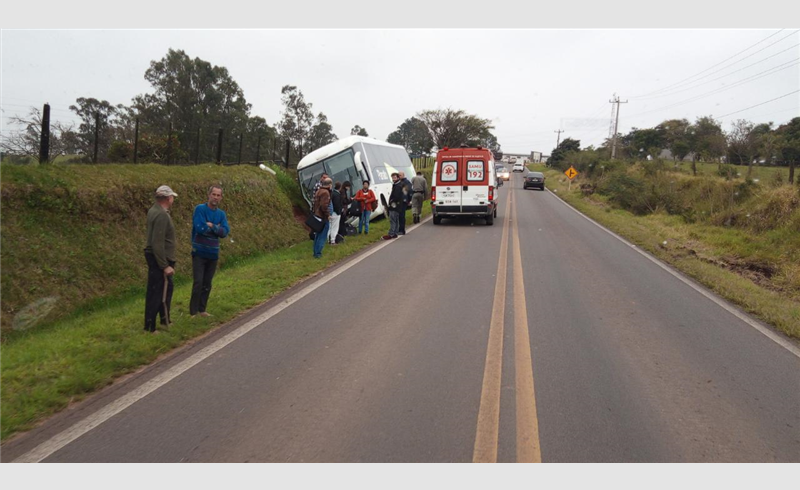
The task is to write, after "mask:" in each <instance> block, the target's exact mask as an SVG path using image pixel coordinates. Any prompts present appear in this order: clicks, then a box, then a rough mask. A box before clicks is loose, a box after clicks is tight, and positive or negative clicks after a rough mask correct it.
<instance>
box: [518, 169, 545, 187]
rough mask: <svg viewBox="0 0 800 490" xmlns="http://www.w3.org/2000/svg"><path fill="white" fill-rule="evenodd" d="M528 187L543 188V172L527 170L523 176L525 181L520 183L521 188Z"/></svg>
mask: <svg viewBox="0 0 800 490" xmlns="http://www.w3.org/2000/svg"><path fill="white" fill-rule="evenodd" d="M528 187H538V188H539V189H540V190H544V174H543V173H541V172H528V175H526V176H525V181H524V182H523V183H522V188H523V189H527V188H528Z"/></svg>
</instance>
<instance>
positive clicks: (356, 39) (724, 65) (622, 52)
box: [0, 29, 800, 154]
mask: <svg viewBox="0 0 800 490" xmlns="http://www.w3.org/2000/svg"><path fill="white" fill-rule="evenodd" d="M796 31H797V30H796V29H786V30H783V31H780V32H779V30H778V29H773V30H608V31H603V30H349V31H337V30H311V31H304V30H264V31H179V30H173V31H145V30H137V31H8V30H5V31H2V33H1V36H2V39H1V40H2V46H1V47H0V54H1V55H2V72H1V73H0V76H1V77H2V78H1V80H0V88H1V89H2V93H1V94H0V105H1V106H2V110H3V113H2V116H3V121H2V129H5V130H8V129H10V127H9V126H8V125H7V121H6V119H7V117H8V116H9V115H11V114H15V113H18V112H24V111H25V109H26V107H28V106H30V105H35V106H37V107H41V105H42V104H43V103H44V102H50V104H51V106H52V118H53V119H55V120H69V119H74V118H75V116H74V115H72V114H71V113H70V112H69V110H68V106H69V105H70V104H72V103H74V101H75V99H76V98H77V97H94V98H97V99H105V100H108V101H109V102H111V103H113V104H119V103H122V104H129V103H130V101H131V98H132V97H133V96H135V95H137V94H141V93H145V92H149V91H151V87H150V86H149V84H148V83H147V82H146V81H145V80H144V72H145V70H146V69H147V68H148V66H149V64H150V61H151V60H156V59H160V58H161V57H163V56H164V55H165V54H166V52H167V50H168V49H169V48H173V49H182V50H184V51H186V53H187V54H188V55H189V56H191V57H199V58H202V59H204V60H206V61H209V62H211V63H213V64H215V65H221V66H225V67H226V68H228V70H229V72H230V73H231V75H232V76H233V78H234V79H235V80H236V81H237V82H238V83H239V85H240V86H241V87H242V89H243V90H244V94H245V98H246V99H247V101H248V102H250V103H251V104H252V106H253V107H252V114H253V115H259V116H262V117H264V118H265V119H266V120H267V122H268V123H269V124H270V125H274V124H275V123H276V122H277V121H278V119H279V118H280V112H281V104H280V98H281V94H280V90H281V87H282V86H283V85H286V84H290V85H296V86H298V87H299V88H300V90H302V92H303V93H304V95H305V97H306V100H307V101H308V102H311V103H313V105H314V107H313V110H314V112H315V114H316V113H317V112H320V111H322V112H324V113H325V114H326V115H327V116H328V119H329V122H330V123H331V124H332V125H333V130H334V132H335V133H336V134H337V135H338V136H339V137H344V136H347V135H349V133H350V128H352V127H353V126H354V125H356V124H358V125H361V126H363V127H365V128H366V129H367V131H368V132H369V134H370V136H372V137H375V138H379V139H385V138H386V137H387V135H388V134H389V133H390V132H392V131H393V130H395V129H396V128H397V126H398V125H400V124H401V123H402V122H403V121H404V120H405V119H406V118H408V117H411V116H413V115H414V114H415V113H416V112H418V111H421V110H424V109H435V108H446V107H451V108H453V109H463V110H465V111H467V112H469V113H473V114H476V115H478V116H480V117H484V118H488V119H491V120H492V122H493V124H494V126H495V130H494V133H495V135H497V137H498V140H499V142H500V144H501V145H502V148H503V150H504V151H506V152H515V153H516V152H518V153H528V152H530V151H532V150H536V151H542V152H544V153H545V154H549V152H550V151H551V150H552V148H553V147H554V146H555V142H556V134H555V133H554V131H555V130H556V129H564V130H565V132H564V133H562V135H561V137H562V139H563V138H564V137H574V138H578V139H580V140H581V143H582V146H587V145H588V144H598V143H601V142H602V141H603V139H604V138H605V137H607V136H608V131H609V119H610V115H611V104H610V103H609V99H610V98H611V97H612V94H614V93H617V94H619V95H620V97H621V99H622V100H623V101H625V100H629V103H627V104H622V106H621V107H622V109H621V114H620V131H621V132H623V133H625V132H627V131H629V130H630V128H631V127H634V126H635V127H640V128H643V127H652V126H654V125H656V124H658V123H660V122H661V121H663V120H664V119H667V118H683V117H685V118H688V119H690V120H694V119H695V118H696V117H698V116H703V115H709V114H711V115H714V116H715V117H717V118H719V117H720V116H723V115H726V114H729V113H732V112H735V111H738V110H740V109H745V108H748V107H750V106H754V105H756V104H760V103H762V102H765V101H769V100H770V99H774V98H776V97H780V96H783V95H786V94H790V93H791V92H793V91H797V90H798V89H800V66H798V59H800V47H799V46H798V44H800V33H799V32H796ZM768 36H771V37H769V38H768ZM747 48H749V49H747ZM742 51H743V52H742ZM740 52H741V54H738V55H737V53H740ZM734 55H736V56H734ZM729 58H730V59H729ZM726 60H727V61H726ZM715 65H717V66H715ZM749 65H752V66H749ZM695 75H697V76H695ZM690 77H693V78H690ZM687 78H688V80H686V79H687ZM746 79H749V81H746V82H744V83H742V84H741V85H739V86H736V87H734V88H729V89H727V90H725V91H721V92H719V93H713V94H710V95H706V94H708V93H709V92H713V91H715V90H718V89H722V88H726V87H729V86H730V85H732V84H735V83H736V82H738V81H741V80H746ZM675 84H677V85H675ZM673 85H674V86H673ZM663 89H666V90H663ZM659 90H661V91H660V92H656V91H659ZM653 92H655V94H652V95H650V96H649V97H642V96H647V95H648V94H651V93H653ZM701 96H702V97H701ZM694 98H697V100H696V101H692V102H687V103H683V102H684V101H690V100H692V99H694ZM798 115H800V93H794V94H791V95H788V96H785V97H783V98H781V99H779V100H775V101H773V102H769V103H767V104H764V105H761V106H758V107H754V108H752V109H749V110H746V111H743V112H740V113H737V114H733V115H730V116H726V117H723V118H722V122H723V128H724V129H726V130H727V129H729V128H730V122H731V121H733V120H735V119H737V118H745V119H749V120H751V121H754V122H766V121H775V122H776V123H777V124H780V123H782V122H785V121H788V120H789V119H791V118H792V117H795V116H798Z"/></svg>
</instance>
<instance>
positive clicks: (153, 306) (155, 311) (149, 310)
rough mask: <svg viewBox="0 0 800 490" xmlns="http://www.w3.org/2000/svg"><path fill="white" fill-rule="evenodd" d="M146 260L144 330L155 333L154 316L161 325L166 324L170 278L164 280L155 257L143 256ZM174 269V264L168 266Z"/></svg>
mask: <svg viewBox="0 0 800 490" xmlns="http://www.w3.org/2000/svg"><path fill="white" fill-rule="evenodd" d="M144 258H145V260H147V292H146V293H145V301H144V329H145V330H147V331H149V332H155V331H156V316H160V317H161V324H162V325H166V324H167V318H169V310H170V305H171V304H172V290H173V285H172V276H169V277H167V278H165V276H164V271H163V270H162V269H161V267H159V266H158V262H156V257H155V255H153V254H151V253H146V252H145V254H144ZM169 265H170V267H173V268H174V267H175V263H174V262H172V263H170V264H169ZM164 288H167V301H166V303H167V309H166V311H165V310H164V303H163V299H164V296H163V294H164Z"/></svg>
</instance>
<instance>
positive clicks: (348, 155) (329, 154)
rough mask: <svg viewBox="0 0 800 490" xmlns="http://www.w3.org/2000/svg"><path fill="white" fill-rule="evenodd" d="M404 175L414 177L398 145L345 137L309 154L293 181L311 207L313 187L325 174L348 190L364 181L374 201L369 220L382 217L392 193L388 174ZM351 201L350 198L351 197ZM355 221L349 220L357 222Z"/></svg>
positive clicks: (356, 137) (356, 187) (304, 158)
mask: <svg viewBox="0 0 800 490" xmlns="http://www.w3.org/2000/svg"><path fill="white" fill-rule="evenodd" d="M401 171H402V172H405V174H406V177H408V178H409V179H410V178H411V177H413V176H414V175H416V173H417V172H416V171H415V170H414V164H413V163H411V159H410V158H409V157H408V152H407V151H406V149H405V148H403V147H402V146H400V145H393V144H391V143H386V142H385V141H380V140H376V139H373V138H366V137H363V136H349V137H347V138H343V139H340V140H338V141H334V142H333V143H331V144H329V145H325V146H323V147H322V148H319V149H317V150H314V151H312V152H311V153H309V154H308V155H306V156H305V157H303V159H302V160H300V163H298V164H297V178H298V180H299V181H300V189H301V190H302V192H303V197H304V198H305V200H306V201H307V202H308V203H309V205H310V204H311V200H312V199H313V197H314V196H313V195H312V192H313V189H314V185H315V184H316V183H317V182H319V178H320V176H321V175H322V174H323V172H324V173H327V174H328V175H329V176H330V177H331V179H332V180H333V181H334V182H344V181H346V180H349V181H350V182H351V183H352V184H353V187H352V189H354V190H356V191H357V190H358V189H361V185H362V182H363V181H364V180H369V181H370V188H371V189H372V191H373V192H375V195H376V196H377V197H378V208H377V209H376V210H375V212H373V213H372V218H371V219H374V218H375V217H377V216H380V215H381V214H382V213H383V209H384V205H385V203H387V202H388V200H389V194H391V192H392V177H391V175H392V173H393V172H401ZM351 197H352V196H351ZM357 220H358V218H353V219H351V220H349V221H350V222H352V221H357Z"/></svg>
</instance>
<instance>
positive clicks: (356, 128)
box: [350, 124, 369, 136]
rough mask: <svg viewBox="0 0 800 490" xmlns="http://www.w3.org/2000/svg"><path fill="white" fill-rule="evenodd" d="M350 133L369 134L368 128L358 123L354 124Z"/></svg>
mask: <svg viewBox="0 0 800 490" xmlns="http://www.w3.org/2000/svg"><path fill="white" fill-rule="evenodd" d="M350 135H357V136H369V134H368V133H367V130H366V129H364V128H362V127H361V126H359V125H358V124H356V125H355V126H353V129H351V130H350Z"/></svg>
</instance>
